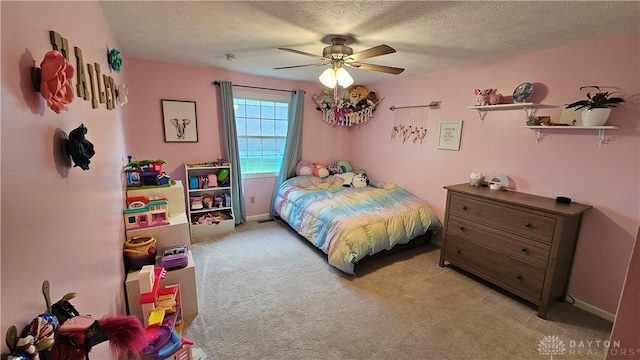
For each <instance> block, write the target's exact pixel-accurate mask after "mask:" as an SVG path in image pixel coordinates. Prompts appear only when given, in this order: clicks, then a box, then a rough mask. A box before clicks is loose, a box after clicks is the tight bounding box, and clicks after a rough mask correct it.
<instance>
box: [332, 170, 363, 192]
mask: <svg viewBox="0 0 640 360" xmlns="http://www.w3.org/2000/svg"><path fill="white" fill-rule="evenodd" d="M335 176H336V177H339V178H341V179H342V186H346V187H353V188H356V189H360V188H363V187H366V186H367V182H368V181H367V177H366V176H365V175H363V174H355V173H354V172H353V171H347V172H345V173H342V174H336V175H335Z"/></svg>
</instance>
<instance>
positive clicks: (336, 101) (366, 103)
mask: <svg viewBox="0 0 640 360" xmlns="http://www.w3.org/2000/svg"><path fill="white" fill-rule="evenodd" d="M313 101H314V102H315V103H316V105H317V106H316V109H317V110H319V111H321V112H322V121H324V122H325V123H327V124H330V125H339V126H352V125H357V124H361V123H365V122H367V121H368V120H369V119H371V118H372V117H373V112H374V111H375V109H376V107H377V105H378V103H380V101H382V99H380V100H378V98H377V96H376V93H375V92H373V91H368V90H367V89H366V88H365V87H364V86H352V87H350V88H346V89H342V88H341V89H340V91H339V90H338V89H337V88H336V89H335V90H333V91H332V90H330V89H325V90H324V91H322V93H321V94H314V95H313Z"/></svg>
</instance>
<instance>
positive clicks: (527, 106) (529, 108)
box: [467, 103, 536, 120]
mask: <svg viewBox="0 0 640 360" xmlns="http://www.w3.org/2000/svg"><path fill="white" fill-rule="evenodd" d="M534 106H536V104H535V103H513V104H498V105H482V106H468V107H467V109H473V110H476V111H478V115H479V116H480V120H484V117H485V116H486V115H487V111H489V110H511V109H523V110H524V113H525V119H529V116H531V114H532V112H533V107H534Z"/></svg>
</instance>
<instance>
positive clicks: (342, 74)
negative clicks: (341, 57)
mask: <svg viewBox="0 0 640 360" xmlns="http://www.w3.org/2000/svg"><path fill="white" fill-rule="evenodd" d="M336 79H337V81H338V84H340V86H342V87H343V88H348V87H349V86H351V85H353V78H352V77H351V74H349V72H347V69H345V68H343V67H339V68H338V69H337V70H336Z"/></svg>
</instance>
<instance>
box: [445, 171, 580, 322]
mask: <svg viewBox="0 0 640 360" xmlns="http://www.w3.org/2000/svg"><path fill="white" fill-rule="evenodd" d="M445 189H447V209H446V214H445V219H444V229H445V236H444V240H443V242H442V250H441V253H440V266H444V265H445V262H449V263H451V264H452V265H454V266H456V267H458V268H460V269H463V270H466V271H468V272H470V273H472V274H474V275H476V276H478V277H481V278H483V279H485V280H487V281H489V282H491V283H493V284H495V285H497V286H499V287H501V288H503V289H505V290H507V291H509V292H511V293H513V294H515V295H518V296H520V297H522V298H523V299H525V300H528V301H530V302H532V303H534V304H536V305H538V316H539V317H541V318H543V319H544V318H546V316H547V309H548V307H549V305H550V303H551V302H552V301H554V300H556V299H559V298H561V297H564V295H565V293H566V287H567V278H568V276H569V271H570V269H571V262H572V259H573V252H574V248H575V242H576V238H577V237H578V231H579V228H580V220H581V218H582V213H584V212H585V211H587V210H589V209H590V208H591V206H587V205H581V204H577V203H573V202H572V203H571V204H561V203H558V202H556V201H555V199H550V198H545V197H541V196H536V195H530V194H524V193H520V192H516V191H503V190H490V189H489V188H488V187H476V186H472V185H469V184H468V183H467V184H459V185H452V186H445Z"/></svg>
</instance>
